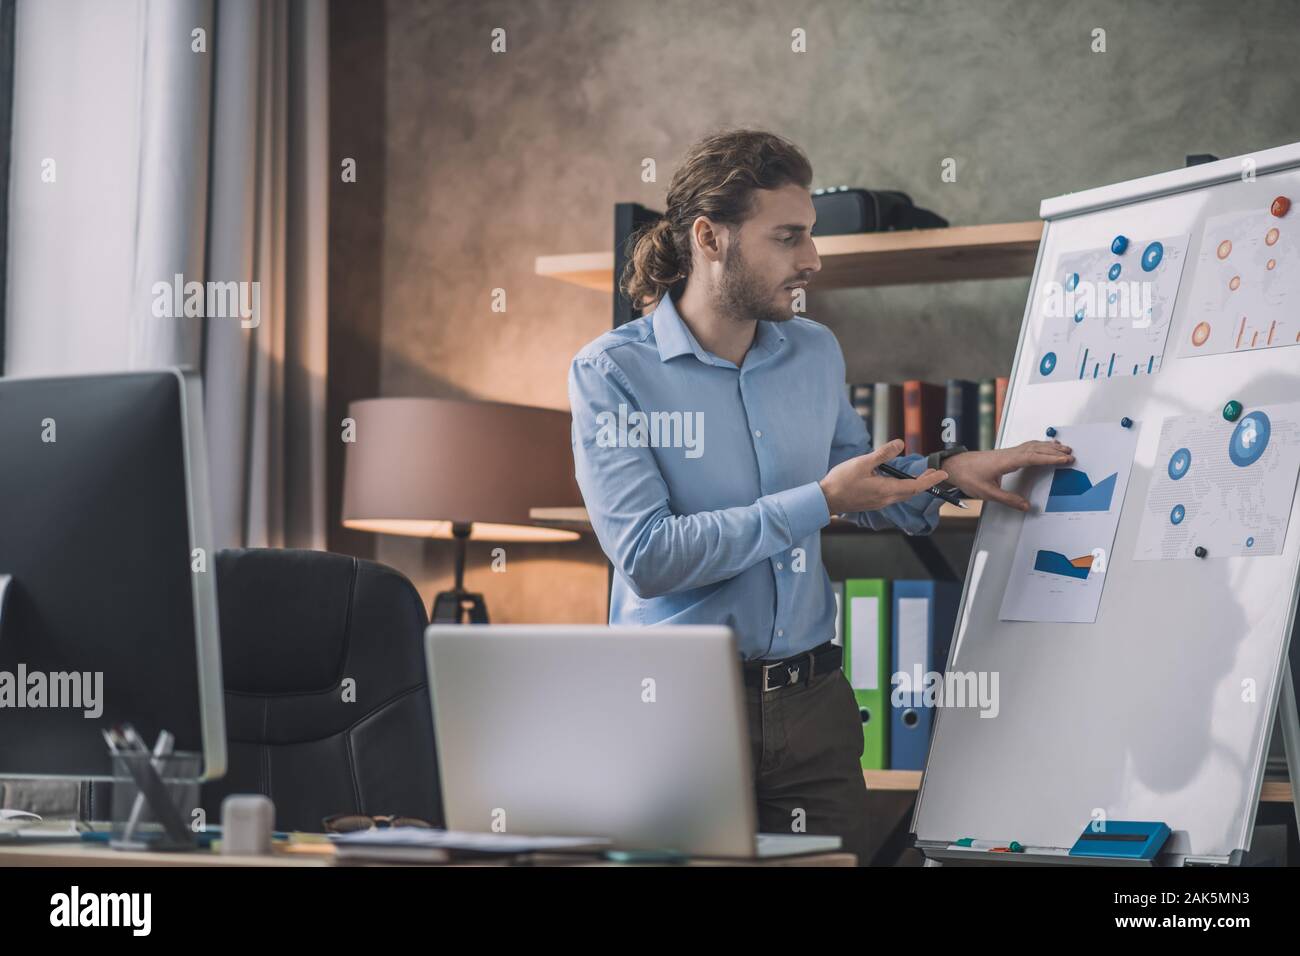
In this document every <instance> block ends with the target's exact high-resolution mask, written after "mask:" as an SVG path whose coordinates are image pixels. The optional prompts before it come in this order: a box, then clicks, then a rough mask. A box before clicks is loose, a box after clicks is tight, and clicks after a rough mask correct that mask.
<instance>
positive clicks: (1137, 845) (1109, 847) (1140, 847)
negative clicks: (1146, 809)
mask: <svg viewBox="0 0 1300 956" xmlns="http://www.w3.org/2000/svg"><path fill="white" fill-rule="evenodd" d="M1170 832H1171V831H1170V829H1169V825H1168V824H1165V823H1160V822H1158V821H1140V820H1108V821H1107V822H1106V823H1104V824H1102V829H1100V830H1097V829H1094V828H1093V824H1091V823H1090V824H1088V826H1087V828H1086V829H1085V830H1084V831H1083V835H1082V836H1080V837H1079V839H1078V840H1076V841H1075V843H1074V846H1072V847H1071V848H1070V856H1109V857H1121V858H1123V859H1129V860H1154V859H1155V857H1156V854H1157V853H1159V852H1160V848H1161V847H1162V846H1164V845H1165V841H1166V840H1168V839H1169V834H1170Z"/></svg>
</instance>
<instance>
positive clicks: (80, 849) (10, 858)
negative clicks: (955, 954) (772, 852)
mask: <svg viewBox="0 0 1300 956" xmlns="http://www.w3.org/2000/svg"><path fill="white" fill-rule="evenodd" d="M332 849H333V848H332V847H330V848H329V850H330V851H332ZM507 862H508V861H506V860H496V859H487V858H484V859H476V860H458V861H456V862H455V863H450V864H430V865H435V866H438V865H441V866H505V865H507ZM855 863H856V858H855V857H854V856H853V854H852V853H813V854H809V855H807V856H796V857H781V858H778V859H770V860H703V859H699V860H691V861H689V862H688V863H687V864H686V865H687V866H744V867H750V866H800V867H802V866H817V867H821V866H853V865H854V864H855ZM388 865H403V866H410V865H412V864H409V863H406V864H386V863H372V862H352V861H348V862H340V861H339V860H338V859H337V858H336V857H335V856H334V854H333V852H325V853H302V852H284V851H277V852H275V853H273V854H272V855H270V856H222V855H221V854H219V853H210V852H206V851H196V852H193V853H143V852H132V851H129V850H114V849H112V848H110V847H107V846H105V845H103V844H102V843H46V844H38V845H34V846H18V845H15V844H12V843H0V867H3V866H221V867H229V866H258V867H268V866H269V867H298V866H301V867H322V866H388ZM417 865H418V864H417ZM531 865H533V866H646V865H653V864H628V863H615V862H613V861H610V860H604V859H599V858H595V857H582V856H576V855H565V854H544V853H538V854H534V855H533V858H532V860H531Z"/></svg>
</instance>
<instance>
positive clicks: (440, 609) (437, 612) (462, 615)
mask: <svg viewBox="0 0 1300 956" xmlns="http://www.w3.org/2000/svg"><path fill="white" fill-rule="evenodd" d="M429 617H430V623H432V624H486V623H487V622H488V612H487V604H486V603H484V601H483V595H481V594H472V593H470V592H469V591H466V590H464V589H463V588H462V589H457V590H455V591H442V592H440V593H439V594H438V596H437V597H435V598H434V599H433V611H432V613H431V614H430V615H429Z"/></svg>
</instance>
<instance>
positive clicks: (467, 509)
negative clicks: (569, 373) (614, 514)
mask: <svg viewBox="0 0 1300 956" xmlns="http://www.w3.org/2000/svg"><path fill="white" fill-rule="evenodd" d="M348 416H349V417H350V418H352V419H353V420H354V421H355V423H356V425H355V432H354V435H353V438H354V440H353V441H351V442H349V443H348V445H347V452H346V464H345V466H344V477H343V524H344V526H346V527H348V528H354V529H357V530H360V531H375V532H380V533H384V534H405V535H418V536H420V537H435V538H449V537H451V536H452V526H453V524H470V525H471V533H470V537H471V538H478V539H483V540H489V541H561V540H572V539H574V538H576V537H577V534H576V533H574V532H572V531H565V530H561V529H558V528H545V527H539V526H537V525H535V524H533V522H532V519H531V518H530V517H529V514H528V512H529V509H530V508H537V507H551V506H554V507H571V506H577V505H581V504H582V494H581V492H579V490H578V485H577V482H576V481H575V480H574V477H573V451H572V449H571V447H570V444H569V435H570V430H569V428H570V420H569V414H568V413H567V412H559V411H554V410H553V409H548V408H531V407H528V406H525V405H506V404H502V403H499V402H475V401H465V400H461V399H444V398H372V399H365V400H362V401H357V402H352V403H351V404H350V405H349V406H348Z"/></svg>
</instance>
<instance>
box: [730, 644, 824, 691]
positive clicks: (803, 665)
mask: <svg viewBox="0 0 1300 956" xmlns="http://www.w3.org/2000/svg"><path fill="white" fill-rule="evenodd" d="M843 663H844V649H843V648H842V647H840V646H839V645H838V644H832V643H831V642H830V641H827V642H826V643H825V644H819V645H817V646H816V647H814V648H813V649H812V650H810V651H804V652H803V653H802V654H796V655H794V656H793V657H787V658H785V659H783V660H779V661H770V660H769V661H763V660H759V661H745V666H744V672H745V686H746V687H761V688H763V690H764V691H765V692H766V691H769V690H777V689H778V688H781V687H789V686H791V685H792V684H806V683H808V682H809V681H810V680H812V679H813V677H814V676H816V675H817V674H825V673H826V672H827V671H831V670H836V669H837V668H839V667H841V666H843Z"/></svg>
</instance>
